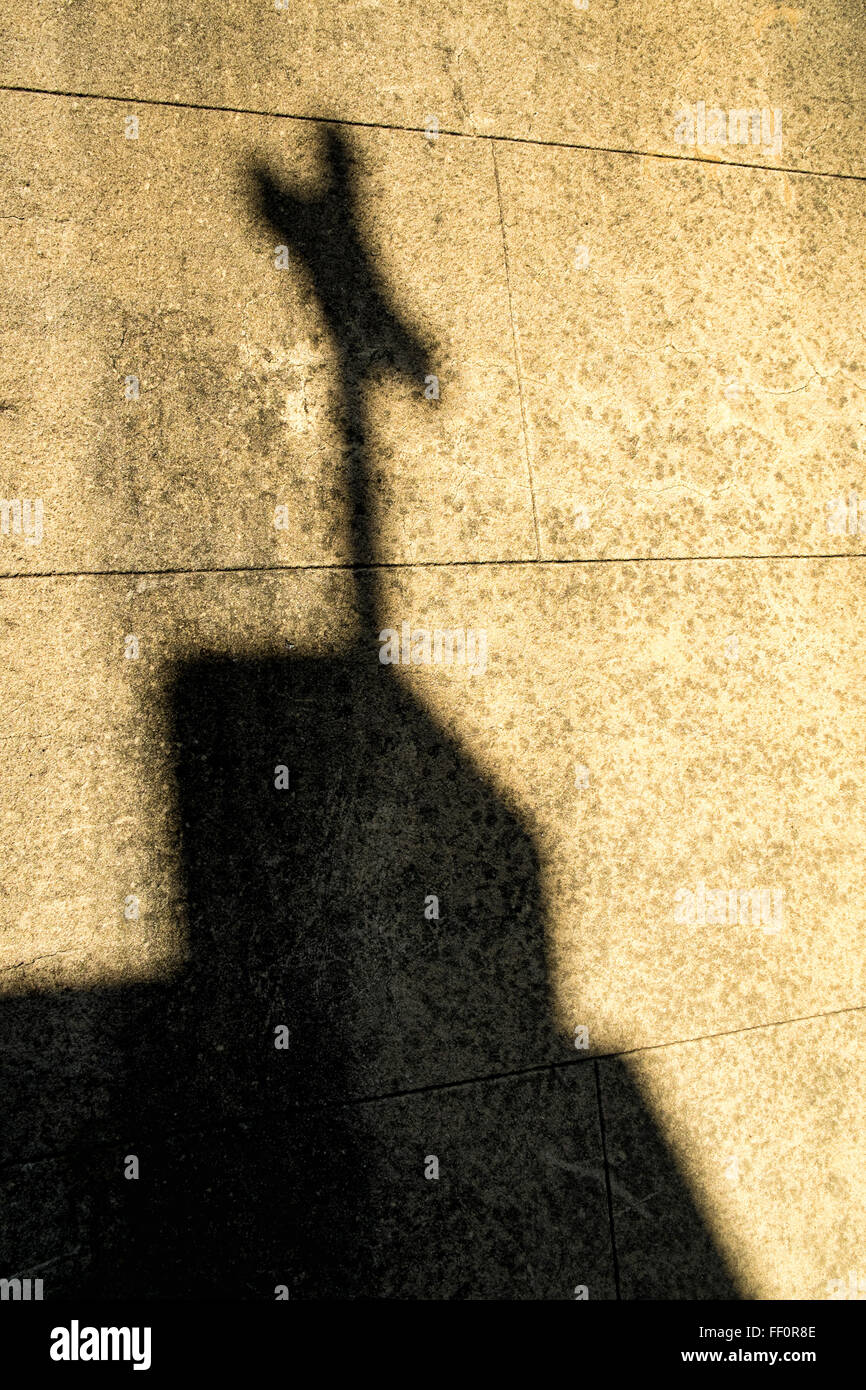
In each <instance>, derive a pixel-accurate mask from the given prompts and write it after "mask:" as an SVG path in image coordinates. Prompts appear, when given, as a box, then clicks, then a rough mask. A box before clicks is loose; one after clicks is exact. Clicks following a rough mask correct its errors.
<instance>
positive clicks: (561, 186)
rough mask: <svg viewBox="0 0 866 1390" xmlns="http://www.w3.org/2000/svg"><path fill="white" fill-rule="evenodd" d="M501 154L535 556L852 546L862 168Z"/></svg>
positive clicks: (861, 347) (865, 402)
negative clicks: (854, 175) (856, 172)
mask: <svg viewBox="0 0 866 1390" xmlns="http://www.w3.org/2000/svg"><path fill="white" fill-rule="evenodd" d="M496 159H497V164H498V168H499V174H500V186H501V189H502V200H503V210H504V219H505V225H506V229H507V235H508V242H509V266H510V275H511V286H512V304H513V309H514V316H515V327H516V333H517V337H518V343H519V351H520V362H521V381H522V389H523V394H524V400H525V410H526V421H527V433H528V439H529V450H530V458H531V464H532V474H533V482H534V488H535V500H536V507H537V512H538V522H539V530H540V536H541V553H542V556H544V557H546V558H560V559H574V558H590V557H596V556H604V557H610V558H613V557H617V558H628V557H630V556H677V555H682V556H689V555H767V554H769V555H785V554H787V555H800V554H819V555H820V554H828V553H843V554H844V553H852V552H855V553H856V552H858V551H862V549H863V534H864V530H863V529H861V527H862V528H866V506H864V508H863V512H862V516H863V520H862V522H861V520H860V511H859V505H858V503H859V498H860V496H861V495H863V496H866V472H864V470H866V317H864V316H866V269H864V258H863V255H862V247H863V245H864V244H866V193H864V187H866V185H864V184H863V183H862V182H854V181H844V180H837V179H812V178H807V177H805V176H797V175H788V174H784V173H768V172H765V171H761V170H748V171H746V170H743V169H730V168H728V169H721V168H719V167H717V166H715V165H712V164H683V163H674V162H670V161H661V160H652V159H643V158H635V157H628V156H624V155H613V154H594V153H590V152H586V151H570V150H569V151H566V150H543V151H540V150H537V149H531V148H530V147H528V146H516V145H500V146H498V147H497V151H496ZM852 494H854V496H855V497H856V498H857V502H855V505H854V514H853V515H854V521H853V524H851V522H849V515H848V505H849V499H850V497H851V495H852ZM839 499H842V501H841V503H840V501H839Z"/></svg>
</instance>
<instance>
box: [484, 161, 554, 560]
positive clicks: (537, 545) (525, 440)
mask: <svg viewBox="0 0 866 1390" xmlns="http://www.w3.org/2000/svg"><path fill="white" fill-rule="evenodd" d="M490 150H491V153H492V155H493V177H494V179H495V180H496V201H497V202H498V204H499V227H500V231H501V232H502V254H503V257H504V260H505V288H506V291H507V293H508V318H509V321H510V323H511V345H512V348H513V350H514V371H515V375H516V376H517V398H518V400H519V401H520V425H521V429H522V430H523V452H524V454H525V455H526V476H527V478H528V479H529V496H530V500H531V502H532V525H533V528H534V530H535V558H536V560H540V559H541V533H540V532H539V529H538V512H537V510H536V506H535V487H534V486H533V482H532V462H531V460H530V457H529V431H528V429H527V427H526V403H525V401H524V399H523V373H522V372H521V370H520V349H519V347H518V339H517V325H516V324H515V322H514V305H513V303H512V298H511V267H510V265H509V263H508V239H507V237H506V235H505V217H504V215H503V211H502V189H501V188H500V186H499V166H498V164H497V163H496V140H495V139H491V141H490Z"/></svg>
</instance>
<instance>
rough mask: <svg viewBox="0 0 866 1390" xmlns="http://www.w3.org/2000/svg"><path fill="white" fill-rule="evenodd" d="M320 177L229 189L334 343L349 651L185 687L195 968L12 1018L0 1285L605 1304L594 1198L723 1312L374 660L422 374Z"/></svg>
mask: <svg viewBox="0 0 866 1390" xmlns="http://www.w3.org/2000/svg"><path fill="white" fill-rule="evenodd" d="M322 159H323V164H324V168H325V170H326V173H327V179H326V184H325V187H324V191H323V192H321V194H319V195H318V196H314V197H311V198H308V199H304V198H301V197H299V196H297V194H295V193H294V192H293V191H292V190H291V189H290V188H286V187H283V186H282V185H281V183H280V181H279V180H278V179H277V178H276V177H274V176H273V175H272V174H271V173H270V172H269V171H268V170H267V169H265V168H263V167H255V168H252V169H251V170H250V193H251V198H252V201H253V204H254V206H255V207H256V209H257V212H258V215H259V218H260V219H261V225H262V226H263V227H264V228H267V229H268V230H269V231H271V232H272V233H273V234H275V236H276V239H277V241H278V242H280V243H282V244H284V245H286V246H287V247H288V248H289V249H290V252H291V254H292V256H293V257H294V258H296V264H297V266H298V269H299V271H303V273H305V274H306V275H308V276H309V278H310V280H311V282H312V284H313V286H314V288H315V293H316V295H317V297H318V301H319V303H320V306H321V309H322V311H323V313H324V315H325V318H326V320H327V323H328V326H329V330H330V333H331V336H332V340H333V347H334V352H335V356H336V369H337V375H338V378H339V381H340V391H341V400H340V403H339V405H338V407H337V408H338V410H339V413H340V416H341V428H342V435H343V438H344V441H345V459H344V461H343V480H344V484H345V499H346V517H347V523H346V524H347V525H348V526H349V528H350V531H351V535H352V538H353V540H352V545H353V554H354V559H355V568H354V571H353V573H354V584H355V597H354V605H355V610H356V617H357V631H358V633H359V637H358V641H357V643H355V644H353V645H352V646H351V647H349V648H348V649H347V650H345V651H343V652H341V653H340V654H338V655H336V656H327V657H320V658H317V657H310V656H303V655H302V656H298V657H292V656H291V655H290V654H287V655H286V657H285V659H272V660H262V661H250V660H235V659H233V657H232V654H231V653H230V652H225V653H217V654H210V655H208V654H205V655H203V656H202V657H201V658H200V659H198V660H194V661H192V662H189V663H184V664H180V665H178V667H177V669H176V670H175V673H174V676H173V680H172V682H171V685H170V688H169V689H168V690H167V691H166V699H167V701H168V703H169V707H170V711H171V722H172V726H173V733H174V737H175V740H176V744H177V748H178V761H177V796H178V811H179V820H180V822H181V823H182V825H183V841H182V845H181V864H182V871H183V874H184V877H185V885H186V896H187V901H188V918H189V924H190V943H189V948H190V956H189V961H188V965H187V967H186V969H185V971H184V972H183V974H182V975H181V976H180V977H179V978H178V979H177V980H175V981H173V982H171V983H167V984H140V985H135V986H131V987H129V988H126V989H117V990H90V991H64V992H60V993H57V994H54V995H43V996H35V997H28V998H24V999H19V1000H14V1001H7V1002H5V1003H3V1004H2V1006H0V1059H2V1072H3V1074H2V1092H0V1095H2V1101H3V1108H4V1112H5V1115H6V1120H7V1123H6V1126H5V1141H4V1149H3V1152H2V1161H3V1163H4V1165H5V1166H4V1169H3V1175H4V1182H5V1184H6V1201H5V1204H4V1210H5V1216H4V1218H3V1219H4V1222H5V1226H6V1234H5V1239H6V1242H7V1243H6V1244H5V1246H4V1248H3V1254H2V1267H0V1272H2V1273H9V1274H13V1273H21V1272H26V1271H36V1270H38V1269H39V1268H40V1267H43V1268H44V1278H45V1283H46V1294H47V1296H50V1295H51V1294H52V1293H58V1294H59V1293H63V1292H67V1293H79V1294H91V1295H97V1296H100V1297H116V1296H121V1295H129V1296H132V1295H144V1296H148V1297H180V1298H187V1297H188V1298H202V1297H204V1298H207V1297H259V1298H273V1297H274V1290H275V1288H276V1287H277V1286H281V1285H285V1286H286V1288H287V1289H288V1292H289V1296H290V1297H292V1298H305V1297H320V1298H342V1297H380V1298H381V1297H417V1298H429V1299H439V1298H504V1299H523V1298H541V1299H547V1298H569V1297H572V1296H573V1290H574V1289H575V1287H576V1286H578V1285H587V1286H588V1289H589V1296H590V1297H591V1298H596V1297H602V1298H604V1297H614V1296H615V1295H616V1287H615V1283H614V1278H613V1272H612V1271H613V1268H614V1262H613V1251H612V1247H611V1221H610V1215H611V1213H610V1210H609V1199H610V1203H611V1204H612V1208H613V1216H614V1223H613V1224H614V1226H615V1227H617V1228H619V1229H620V1231H621V1236H620V1242H619V1246H620V1248H619V1249H618V1252H617V1257H618V1266H619V1272H620V1275H621V1278H622V1291H623V1296H631V1297H648V1296H657V1297H685V1298H689V1297H722V1298H726V1297H728V1298H733V1297H736V1296H737V1295H736V1290H735V1288H734V1286H733V1283H732V1281H731V1279H730V1276H729V1274H728V1273H727V1271H726V1270H725V1267H724V1264H723V1262H722V1260H721V1258H720V1256H719V1255H718V1253H717V1252H716V1251H715V1249H714V1247H713V1244H712V1241H711V1240H710V1238H709V1236H708V1234H707V1231H706V1229H705V1228H704V1225H703V1223H702V1221H701V1219H700V1217H699V1216H698V1214H697V1212H696V1210H695V1208H694V1205H693V1203H692V1201H691V1198H690V1196H689V1193H688V1190H687V1188H686V1186H685V1184H684V1183H683V1181H682V1179H681V1177H680V1175H679V1173H678V1170H677V1167H676V1165H675V1163H674V1162H673V1160H672V1159H671V1157H670V1155H669V1153H668V1152H667V1151H666V1148H665V1145H664V1143H663V1142H662V1140H661V1138H660V1137H659V1135H658V1133H657V1132H656V1129H655V1126H654V1125H653V1122H652V1119H651V1117H650V1116H649V1115H648V1114H647V1112H646V1110H645V1108H644V1107H643V1105H642V1104H641V1101H640V1099H639V1097H638V1095H637V1092H636V1090H635V1089H634V1087H633V1086H632V1085H631V1082H630V1080H629V1076H628V1072H627V1070H626V1069H625V1067H623V1066H621V1065H620V1064H618V1063H616V1062H614V1061H612V1060H609V1061H606V1062H605V1063H604V1073H603V1074H604V1077H605V1087H604V1094H605V1096H606V1097H607V1102H608V1105H609V1106H610V1107H615V1108H616V1115H617V1116H618V1117H619V1123H618V1124H610V1123H609V1124H608V1132H607V1134H606V1136H605V1137H606V1142H607V1144H608V1158H609V1159H610V1165H609V1167H608V1169H607V1171H606V1170H605V1165H604V1162H603V1159H602V1135H601V1132H600V1128H599V1119H598V1095H597V1085H596V1067H595V1064H594V1063H593V1062H592V1061H591V1060H584V1061H581V1062H577V1063H575V1057H576V1054H575V1051H574V1045H573V1039H572V1038H571V1037H563V1036H561V1035H560V1034H559V1033H558V1032H557V1029H556V1027H555V1025H554V1022H553V1015H552V1005H551V987H550V981H549V970H548V961H547V955H546V938H545V921H544V905H543V903H542V900H541V896H540V891H539V859H538V853H537V850H536V848H535V845H534V843H533V836H532V833H531V830H530V828H529V827H528V825H527V823H526V821H525V817H524V816H523V814H522V813H521V811H520V809H519V808H518V807H517V806H516V805H515V804H509V803H508V802H507V798H506V796H505V795H504V794H503V793H501V792H497V791H496V790H495V789H494V788H493V787H492V786H491V785H490V784H489V782H488V780H486V779H485V777H484V776H482V775H481V773H480V772H479V770H478V769H477V768H476V767H475V766H474V765H473V762H472V760H471V759H470V758H469V757H468V756H467V754H466V753H465V752H464V751H462V750H461V748H460V747H459V746H458V745H457V744H456V743H455V742H454V740H453V738H451V737H450V736H448V735H447V734H446V733H445V731H444V730H443V729H442V727H440V725H439V724H438V723H437V720H436V719H435V718H434V717H433V716H432V715H431V714H430V713H429V712H428V711H426V710H425V709H424V708H422V707H421V706H420V705H419V703H418V702H417V700H416V699H415V698H414V697H413V695H412V694H410V692H409V690H408V688H407V685H406V683H405V682H404V680H403V679H402V678H401V675H400V673H399V670H395V668H394V667H392V666H385V665H382V664H380V662H379V660H378V653H379V646H378V643H377V640H376V636H377V632H378V627H379V623H380V613H381V604H380V599H379V593H378V589H377V586H378V583H379V579H378V572H377V570H376V569H375V568H374V567H371V566H370V563H369V562H372V561H375V559H376V544H375V531H376V527H375V514H374V511H373V501H374V499H373V497H372V492H373V489H372V487H371V482H370V456H371V452H372V450H371V445H370V443H369V438H368V436H369V427H368V422H367V419H366V414H365V397H366V393H367V387H368V384H369V382H370V380H371V378H372V377H373V376H374V375H376V374H381V373H385V374H393V375H395V376H402V377H403V378H404V379H405V380H407V381H408V382H410V383H412V384H414V385H415V386H417V389H418V397H419V408H424V407H425V402H424V399H423V389H424V378H425V376H426V375H428V373H430V372H431V371H433V370H434V366H433V363H434V352H433V347H432V344H431V343H430V342H429V341H427V339H426V337H425V336H424V334H423V333H422V332H420V331H419V330H418V329H417V328H414V327H412V326H410V325H408V324H407V323H406V322H405V321H404V318H403V317H402V316H401V315H400V314H399V312H398V310H397V308H396V307H395V303H394V299H393V297H392V294H391V291H390V289H389V288H388V287H387V286H386V285H385V284H383V282H382V280H381V277H380V276H379V274H378V273H377V270H376V267H375V265H374V264H373V263H372V262H371V260H370V257H369V255H368V252H367V250H366V249H365V246H364V244H363V241H362V239H361V234H360V231H359V225H358V219H357V211H356V209H357V191H356V188H355V185H354V178H353V173H352V160H351V154H350V150H349V148H348V146H347V144H346V143H345V141H344V139H343V137H342V136H340V135H338V134H336V133H335V132H334V130H333V129H326V130H325V132H324V134H323V136H322ZM407 616H410V615H407ZM528 678H531V677H528ZM282 765H285V766H286V767H287V768H288V771H289V786H288V789H283V788H278V787H277V786H276V785H275V781H276V780H277V779H276V778H275V770H276V768H277V767H279V766H282ZM432 897H435V898H436V899H438V910H439V916H438V917H436V916H435V915H433V908H432V906H431V899H432ZM589 1022H590V1023H591V1020H589ZM281 1027H285V1028H287V1029H288V1047H287V1048H282V1047H277V1046H276V1041H277V1038H278V1037H279V1035H278V1034H277V1033H276V1031H275V1030H277V1029H279V1028H281ZM365 1097H366V1098H368V1099H367V1100H364V1099H363V1098H365ZM611 1117H612V1111H611V1113H610V1114H609V1115H608V1120H609V1121H610V1120H611ZM614 1131H616V1133H614ZM131 1154H134V1155H136V1156H137V1158H138V1160H139V1164H140V1177H139V1178H138V1179H137V1180H126V1179H125V1178H124V1166H125V1159H126V1156H127V1155H131ZM33 1157H41V1158H42V1160H43V1161H42V1163H41V1166H40V1165H39V1164H37V1165H36V1166H27V1164H26V1163H25V1160H27V1159H30V1158H33ZM434 1159H435V1160H436V1163H435V1164H434V1163H433V1160H434ZM437 1164H438V1177H436V1176H435V1170H436V1165H437ZM635 1165H638V1166H635ZM626 1226H627V1227H628V1232H629V1234H628V1237H627V1239H626V1237H625V1231H626Z"/></svg>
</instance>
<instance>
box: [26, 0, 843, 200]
mask: <svg viewBox="0 0 866 1390" xmlns="http://www.w3.org/2000/svg"><path fill="white" fill-rule="evenodd" d="M864 23H866V20H864V14H863V7H862V5H861V4H860V3H859V0H842V2H841V3H838V4H833V5H830V4H824V5H821V6H820V7H818V8H817V9H814V8H806V7H803V6H799V5H793V6H789V5H766V4H764V3H763V0H753V3H752V4H750V5H747V6H745V7H744V6H727V5H724V4H722V3H721V0H713V3H711V4H706V5H703V6H695V5H692V4H688V3H686V0H677V3H675V4H671V5H663V6H648V5H647V4H646V3H644V0H628V2H627V3H625V4H623V5H617V6H606V5H603V4H601V3H600V0H585V4H584V5H582V6H580V7H579V6H577V5H575V4H574V3H573V0H565V2H564V3H563V0H484V2H483V3H475V4H472V5H470V6H467V5H464V4H459V3H457V2H456V0H450V3H448V4H446V5H438V6H436V8H435V9H431V8H430V7H429V6H427V5H425V4H422V3H420V0H410V2H409V3H402V0H347V2H346V3H341V4H339V5H327V6H316V7H311V6H309V5H300V4H295V3H286V4H285V6H284V7H282V8H280V9H277V8H276V7H275V3H274V0H255V3H252V4H250V3H246V0H231V3H227V4H224V5H221V6H219V8H218V9H216V10H214V9H209V10H203V9H202V8H201V6H198V5H195V4H192V3H191V0H183V3H181V4H177V3H171V4H169V3H167V0H146V3H143V4H140V5H137V6H136V7H135V8H134V10H131V11H130V10H129V9H128V8H126V7H124V6H122V5H120V4H119V3H116V2H115V3H110V4H105V3H102V0H87V3H84V4H81V3H78V4H63V5H59V6H58V5H56V4H54V3H53V0H35V3H25V0H13V3H11V4H10V6H8V7H7V26H8V37H7V41H6V44H5V46H4V56H3V62H2V66H0V81H2V82H3V83H5V84H10V85H23V86H27V87H43V88H49V89H55V90H63V91H74V92H88V93H93V94H99V95H111V96H121V97H125V98H135V97H140V98H149V99H156V100H161V101H182V102H198V103H206V104H213V105H218V106H231V107H244V108H248V109H249V108H254V109H256V110H264V111H278V112H282V113H284V114H286V115H303V116H317V117H321V116H325V117H329V118H335V119H342V120H353V121H362V122H374V123H382V124H389V125H400V126H409V127H412V128H413V129H416V130H417V129H422V130H423V129H424V126H425V122H426V121H427V120H428V117H430V116H435V117H436V118H437V119H438V121H439V123H440V126H441V128H442V129H452V130H459V131H462V132H465V133H480V134H495V135H507V136H509V137H511V138H517V139H521V138H524V139H536V140H543V141H555V142H564V143H572V144H580V145H593V146H601V147H605V148H609V149H630V150H641V151H645V152H654V153H664V154H671V155H677V156H682V155H683V154H684V153H685V154H686V155H687V156H692V157H693V156H694V155H695V154H698V155H700V156H702V157H705V158H721V159H726V160H733V161H734V162H739V163H758V164H769V165H775V166H776V167H794V168H805V169H811V170H819V171H825V172H834V173H849V174H852V173H859V174H862V173H863V172H864V168H866V166H864V163H863V139H862V135H863V121H864V108H863V101H864V88H863V81H864V60H863V39H864ZM699 102H703V103H705V106H706V108H707V110H711V109H713V108H716V109H719V110H721V111H723V112H724V113H725V114H726V115H727V113H728V112H730V111H731V110H743V109H746V110H748V109H759V110H760V109H764V108H766V109H768V110H779V111H780V112H781V113H782V142H781V149H780V150H779V151H778V152H776V151H775V149H774V148H771V147H770V146H768V145H767V144H753V143H748V144H732V145H729V144H725V145H721V144H705V145H704V146H701V147H698V146H692V147H689V146H685V145H683V144H679V143H678V142H677V141H676V139H675V131H676V128H677V123H678V113H679V112H680V111H681V110H683V109H684V108H686V107H691V108H692V109H693V110H694V109H695V108H696V106H697V103H699ZM725 134H726V135H727V127H726V129H725ZM695 136H696V138H697V130H696V131H695ZM705 138H706V139H709V138H711V132H707V135H706V137H705Z"/></svg>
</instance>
